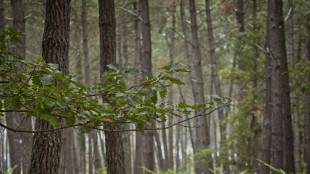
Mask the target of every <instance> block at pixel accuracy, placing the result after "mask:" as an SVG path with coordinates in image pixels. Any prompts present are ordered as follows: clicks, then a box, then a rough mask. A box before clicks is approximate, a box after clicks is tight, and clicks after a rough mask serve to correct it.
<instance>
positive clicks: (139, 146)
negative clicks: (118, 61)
mask: <svg viewBox="0 0 310 174" xmlns="http://www.w3.org/2000/svg"><path fill="white" fill-rule="evenodd" d="M133 5H134V9H135V11H136V13H137V16H136V18H135V36H136V38H135V60H134V67H135V68H136V69H138V70H141V57H142V56H141V33H142V21H141V20H140V14H141V4H140V3H139V4H138V7H137V4H136V3H134V4H133ZM134 81H135V84H140V78H139V76H135V79H134ZM143 142H144V137H143V136H142V133H141V132H138V131H136V153H135V161H134V173H143V169H142V168H141V167H142V166H143Z"/></svg>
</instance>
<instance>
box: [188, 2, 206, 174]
mask: <svg viewBox="0 0 310 174" xmlns="http://www.w3.org/2000/svg"><path fill="white" fill-rule="evenodd" d="M189 6H190V20H191V29H192V41H193V43H192V48H193V62H192V63H193V64H194V69H193V71H194V72H195V77H196V82H195V83H196V85H195V87H194V88H193V91H194V92H193V93H194V103H195V105H196V106H197V105H200V104H203V103H205V96H204V88H203V78H202V69H201V54H200V46H199V41H198V26H197V18H196V5H195V0H189ZM197 114H198V115H204V114H205V107H200V108H199V109H198V111H197ZM196 122H197V126H199V128H197V135H196V143H195V144H196V146H197V149H200V150H202V149H205V148H207V147H208V145H209V143H210V142H209V135H208V134H209V128H208V123H207V119H206V117H205V116H202V117H199V118H198V119H196ZM211 166H212V165H205V166H203V167H199V165H198V164H196V165H195V171H196V173H198V174H200V173H205V174H207V173H210V170H209V168H210V167H211Z"/></svg>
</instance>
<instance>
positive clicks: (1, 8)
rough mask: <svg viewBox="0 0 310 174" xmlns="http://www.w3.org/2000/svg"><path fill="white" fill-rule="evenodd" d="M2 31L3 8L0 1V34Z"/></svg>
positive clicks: (1, 0)
mask: <svg viewBox="0 0 310 174" xmlns="http://www.w3.org/2000/svg"><path fill="white" fill-rule="evenodd" d="M3 30H4V6H3V0H0V34H2V31H3Z"/></svg>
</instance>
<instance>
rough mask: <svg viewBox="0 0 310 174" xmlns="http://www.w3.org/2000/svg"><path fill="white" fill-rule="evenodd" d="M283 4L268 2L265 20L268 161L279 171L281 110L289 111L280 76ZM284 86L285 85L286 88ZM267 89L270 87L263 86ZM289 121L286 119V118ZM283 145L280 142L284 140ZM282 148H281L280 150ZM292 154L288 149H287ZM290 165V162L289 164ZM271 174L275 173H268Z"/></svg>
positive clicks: (283, 117) (283, 51) (283, 60)
mask: <svg viewBox="0 0 310 174" xmlns="http://www.w3.org/2000/svg"><path fill="white" fill-rule="evenodd" d="M282 7H283V2H282V0H276V1H272V0H269V1H268V17H267V18H268V20H267V42H266V45H267V50H268V53H267V59H269V61H270V60H271V67H272V71H271V81H272V111H271V115H272V117H271V125H272V126H271V155H270V157H271V159H270V164H271V165H272V166H274V167H276V168H283V167H284V164H285V163H284V162H285V160H284V161H283V157H284V155H283V150H285V148H286V147H285V146H286V144H285V143H287V141H286V139H287V136H288V135H287V134H285V133H284V128H285V129H288V127H287V125H286V119H287V116H286V115H285V114H286V113H285V114H284V112H283V111H284V109H287V108H283V107H289V108H290V105H289V106H288V105H287V103H283V102H285V101H284V100H283V99H284V96H285V97H286V98H285V100H290V98H289V97H288V98H287V96H286V95H287V92H289V88H288V78H287V77H285V76H286V75H288V73H285V74H286V75H283V72H287V60H286V49H285V34H284V19H283V9H282ZM286 83H287V84H286ZM267 88H271V86H267ZM289 117H290V115H289ZM283 136H284V137H285V141H284V137H283ZM283 144H284V146H283ZM291 150H292V149H291ZM292 163H294V161H292ZM272 173H276V172H275V171H272Z"/></svg>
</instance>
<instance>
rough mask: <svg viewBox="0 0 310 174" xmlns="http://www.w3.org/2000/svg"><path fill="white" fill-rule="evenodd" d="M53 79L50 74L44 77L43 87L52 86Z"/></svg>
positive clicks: (42, 79) (42, 80)
mask: <svg viewBox="0 0 310 174" xmlns="http://www.w3.org/2000/svg"><path fill="white" fill-rule="evenodd" d="M53 79H54V77H53V76H52V75H50V74H47V75H43V76H42V77H40V80H41V82H42V85H43V86H46V85H51V84H52V83H53Z"/></svg>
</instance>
